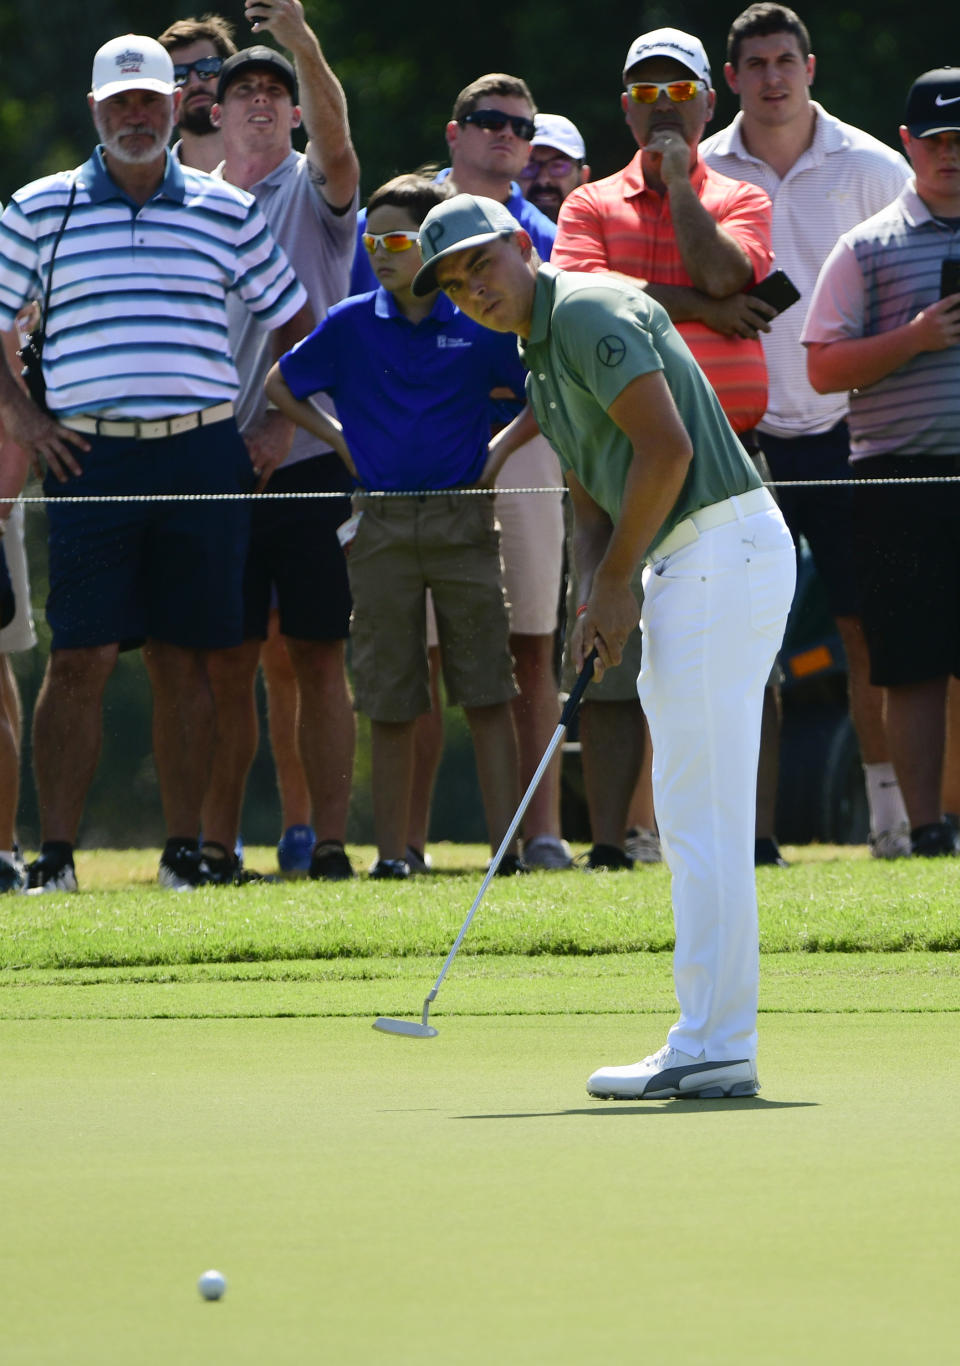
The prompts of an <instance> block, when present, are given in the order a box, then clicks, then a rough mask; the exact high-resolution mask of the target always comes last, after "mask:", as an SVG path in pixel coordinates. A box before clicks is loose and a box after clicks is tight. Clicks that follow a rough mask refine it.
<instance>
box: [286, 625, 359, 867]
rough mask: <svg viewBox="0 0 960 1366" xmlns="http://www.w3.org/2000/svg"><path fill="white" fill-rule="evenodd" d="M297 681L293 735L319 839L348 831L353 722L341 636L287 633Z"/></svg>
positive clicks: (340, 837) (342, 836)
mask: <svg viewBox="0 0 960 1366" xmlns="http://www.w3.org/2000/svg"><path fill="white" fill-rule="evenodd" d="M285 639H286V642H287V649H288V650H289V652H290V658H291V660H292V661H293V668H294V672H295V673H296V675H297V682H298V684H299V687H300V721H299V726H298V732H297V741H298V744H299V747H300V760H301V762H302V764H303V771H304V773H305V774H306V777H307V786H308V788H309V789H310V805H311V809H312V811H313V828H314V830H315V831H316V833H317V840H318V841H320V842H322V841H324V840H339V841H340V843H341V844H342V843H343V842H344V840H345V839H346V837H347V813H348V811H349V808H350V785H351V782H352V780H353V753H354V749H355V747H356V741H357V723H356V718H355V716H354V714H353V702H352V699H351V697H350V689H349V687H348V685H347V673H346V645H345V642H344V641H342V640H298V639H296V638H294V637H293V636H286V637H285Z"/></svg>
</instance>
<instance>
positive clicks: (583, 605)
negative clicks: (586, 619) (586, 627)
mask: <svg viewBox="0 0 960 1366" xmlns="http://www.w3.org/2000/svg"><path fill="white" fill-rule="evenodd" d="M586 610H587V604H586V603H585V602H581V604H580V606H579V607H578V608H577V616H578V617H582V616H583V614H584V612H585V611H586Z"/></svg>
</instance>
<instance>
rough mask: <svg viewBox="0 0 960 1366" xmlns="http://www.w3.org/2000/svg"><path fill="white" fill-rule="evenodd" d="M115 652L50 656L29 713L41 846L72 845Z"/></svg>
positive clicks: (102, 649) (101, 649) (107, 648)
mask: <svg viewBox="0 0 960 1366" xmlns="http://www.w3.org/2000/svg"><path fill="white" fill-rule="evenodd" d="M118 653H119V647H118V646H116V645H101V646H97V647H95V648H91V649H82V650H52V651H51V653H50V658H49V659H48V660H47V671H46V674H45V676H44V680H43V685H42V687H41V689H40V695H39V696H38V698H37V704H36V707H35V708H34V713H33V765H34V772H35V774H36V780H37V798H38V801H39V805H40V829H41V837H42V839H44V840H60V841H63V842H64V843H66V844H76V842H77V831H78V830H79V828H80V817H81V816H82V815H83V806H84V802H85V801H86V799H87V792H88V791H89V789H90V784H91V782H92V781H93V775H94V773H95V772H96V768H97V761H98V760H99V758H100V745H101V741H102V738H103V690H104V688H105V687H106V683H107V679H108V678H109V677H110V675H111V673H112V672H113V669H114V666H115V664H116V662H117V655H118Z"/></svg>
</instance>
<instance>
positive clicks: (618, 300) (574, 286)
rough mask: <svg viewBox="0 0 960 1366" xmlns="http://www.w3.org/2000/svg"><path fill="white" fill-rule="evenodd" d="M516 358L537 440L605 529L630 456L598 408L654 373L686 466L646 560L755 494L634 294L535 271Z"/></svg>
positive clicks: (617, 285) (734, 448)
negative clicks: (688, 447)
mask: <svg viewBox="0 0 960 1366" xmlns="http://www.w3.org/2000/svg"><path fill="white" fill-rule="evenodd" d="M520 350H521V354H522V355H523V358H524V360H525V361H526V364H527V365H528V366H529V369H530V373H529V375H528V376H527V396H528V398H529V399H530V403H531V405H532V407H533V411H534V414H535V415H536V418H537V421H538V423H539V424H540V429H541V431H542V432H543V433H544V435H545V436H546V437H547V439H548V440H549V441H550V444H551V445H552V446H553V448H554V450H556V452H557V454H558V455H559V456H560V461H561V464H562V465H564V467H565V468H567V469H572V470H573V472H574V474H575V475H576V476H577V478H578V479H579V481H580V483H581V484H582V485H583V487H584V488H585V489H586V491H587V493H589V495H590V497H591V498H592V499H593V500H594V502H595V503H597V504H598V505H599V506H600V507H602V508H603V510H604V511H605V512H606V513H607V515H608V516H609V517H610V519H611V521H614V522H615V521H616V520H617V518H618V517H619V515H620V504H621V501H622V498H623V489H624V485H625V483H626V478H627V470H628V469H629V467H630V463H631V461H632V459H633V448H632V446H631V444H630V441H629V440H628V438H627V436H626V434H625V433H624V432H623V431H622V430H621V429H620V428H619V427H618V426H617V424H616V423H615V422H614V421H613V420H612V418H610V417H609V415H608V413H607V409H608V408H609V407H610V405H611V403H613V402H614V400H615V399H616V398H618V397H619V395H620V394H621V393H622V392H623V390H624V389H625V388H626V387H627V385H628V384H629V383H630V382H631V380H634V379H637V378H638V377H639V376H640V375H646V374H650V373H652V372H654V371H657V370H659V371H662V372H663V375H664V378H665V379H666V382H667V385H668V386H669V389H670V392H671V394H672V395H673V401H674V403H675V404H676V405H677V409H678V411H679V413H680V417H681V420H682V421H683V425H684V426H685V427H686V429H687V432H688V433H689V435H690V440H691V442H692V443H693V459H692V461H691V463H690V469H689V471H688V474H687V478H686V481H685V482H684V486H683V489H682V490H681V493H680V496H679V498H678V499H677V501H676V503H675V504H674V506H673V508H672V509H671V511H670V514H669V515H668V517H667V518H666V520H665V521H664V523H663V525H662V526H661V527H660V529H659V531H658V532H657V534H656V536H655V537H654V539H653V541H652V543H651V545H650V546H649V547H648V553H649V551H650V550H652V549H654V548H655V547H656V545H657V544H658V543H659V542H660V541H661V540H662V539H663V538H664V536H666V535H667V533H668V532H670V531H672V530H673V528H674V527H675V526H676V525H677V523H678V522H681V521H683V519H684V518H685V517H688V516H689V515H690V513H691V512H696V511H697V510H698V509H699V508H702V507H708V506H709V505H710V504H711V503H720V502H722V501H723V500H724V499H725V498H729V497H730V496H731V495H732V494H735V493H745V492H746V491H747V489H753V488H759V487H760V482H761V481H760V479H759V477H758V475H757V473H756V470H755V469H754V467H753V465H752V464H751V462H750V459H749V457H748V456H747V453H746V451H745V450H744V449H743V447H742V446H741V444H740V442H739V441H738V440H737V437H736V436H735V435H734V431H733V428H732V427H731V426H730V424H729V422H728V421H727V419H726V417H725V416H724V414H723V409H722V408H721V407H720V403H719V401H718V399H717V396H716V394H715V393H714V392H713V389H712V388H711V387H710V384H709V383H708V381H707V378H706V376H705V375H704V373H703V371H702V370H701V369H700V367H699V365H698V364H697V362H696V361H695V360H694V358H693V355H692V354H691V352H690V349H689V347H688V346H687V344H686V342H685V341H684V340H683V338H682V337H681V336H680V334H679V332H678V331H677V330H676V328H675V327H674V325H673V323H672V322H671V321H670V319H669V317H668V316H667V312H666V310H665V309H664V308H661V306H660V305H659V304H658V303H657V302H656V301H655V300H654V299H651V297H650V295H649V294H646V293H644V292H643V291H642V290H640V289H636V288H634V287H633V286H631V285H629V284H627V282H626V281H623V280H618V279H615V278H613V277H611V276H604V275H599V274H596V273H593V272H590V273H585V272H582V271H558V270H557V269H556V268H555V267H554V266H550V265H544V266H541V267H540V270H539V271H538V273H537V287H536V293H535V295H534V305H533V320H532V324H531V329H530V337H529V339H528V340H527V342H526V343H525V344H521V348H520Z"/></svg>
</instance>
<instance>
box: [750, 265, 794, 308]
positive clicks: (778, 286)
mask: <svg viewBox="0 0 960 1366" xmlns="http://www.w3.org/2000/svg"><path fill="white" fill-rule="evenodd" d="M745 293H747V294H752V295H753V297H754V298H755V299H762V300H763V302H764V303H765V304H769V305H770V306H771V308H775V309H776V310H777V312H778V313H782V312H783V311H784V309H787V308H789V307H790V305H791V304H795V303H796V302H797V300H798V299H799V298H800V291H799V289H797V287H796V285H795V284H794V283H793V281H792V280H791V279H790V276H789V275H788V274H787V273H786V271H784V270H775V271H773V273H772V274H770V275H768V276H767V278H766V279H765V280H760V281H759V282H758V283H757V284H755V285H751V287H750V288H749V289H748V290H746V291H745Z"/></svg>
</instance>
